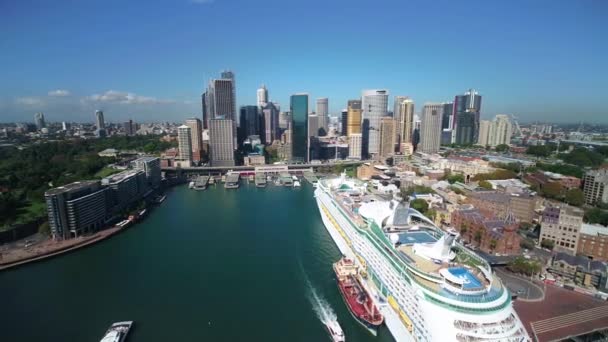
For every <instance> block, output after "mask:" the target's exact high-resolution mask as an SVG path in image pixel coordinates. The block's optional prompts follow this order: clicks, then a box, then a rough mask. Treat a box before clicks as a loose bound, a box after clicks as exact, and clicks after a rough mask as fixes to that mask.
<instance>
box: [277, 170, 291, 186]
mask: <svg viewBox="0 0 608 342" xmlns="http://www.w3.org/2000/svg"><path fill="white" fill-rule="evenodd" d="M279 181H280V182H281V185H283V186H293V178H291V175H290V174H289V172H281V173H279Z"/></svg>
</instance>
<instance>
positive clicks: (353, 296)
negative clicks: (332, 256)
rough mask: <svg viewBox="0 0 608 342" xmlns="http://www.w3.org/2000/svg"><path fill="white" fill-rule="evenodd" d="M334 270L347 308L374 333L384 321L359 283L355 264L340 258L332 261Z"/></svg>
mask: <svg viewBox="0 0 608 342" xmlns="http://www.w3.org/2000/svg"><path fill="white" fill-rule="evenodd" d="M334 272H335V273H336V278H337V280H338V288H339V289H340V293H341V294H342V297H343V298H344V302H346V305H347V306H348V310H350V312H351V314H352V315H353V316H354V317H355V318H356V319H357V321H359V323H361V324H362V325H363V326H365V327H366V328H367V329H368V330H369V331H370V332H371V333H372V334H374V335H376V333H377V328H378V327H379V326H380V325H381V324H382V322H383V321H384V317H382V315H381V314H380V311H378V308H376V305H375V304H374V302H373V301H372V298H371V297H370V296H369V294H368V293H367V291H366V290H365V288H364V287H363V285H361V282H360V281H359V278H358V275H357V266H356V265H355V263H354V262H353V261H352V260H350V259H347V258H342V259H340V260H338V262H336V263H334Z"/></svg>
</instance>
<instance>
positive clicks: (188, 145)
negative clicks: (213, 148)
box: [177, 125, 202, 164]
mask: <svg viewBox="0 0 608 342" xmlns="http://www.w3.org/2000/svg"><path fill="white" fill-rule="evenodd" d="M201 140H202V139H201ZM177 143H178V148H179V153H178V155H177V157H178V158H177V159H179V160H181V161H184V162H186V164H188V162H191V161H192V128H190V127H189V126H186V125H181V126H179V127H178V128H177Z"/></svg>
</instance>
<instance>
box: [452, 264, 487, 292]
mask: <svg viewBox="0 0 608 342" xmlns="http://www.w3.org/2000/svg"><path fill="white" fill-rule="evenodd" d="M448 271H449V272H450V273H451V274H452V275H453V276H454V277H456V278H459V279H463V280H464V282H463V284H462V287H463V288H465V289H474V288H479V287H481V282H480V281H479V279H477V277H475V276H474V275H473V274H471V272H469V270H467V269H466V268H464V267H451V268H448Z"/></svg>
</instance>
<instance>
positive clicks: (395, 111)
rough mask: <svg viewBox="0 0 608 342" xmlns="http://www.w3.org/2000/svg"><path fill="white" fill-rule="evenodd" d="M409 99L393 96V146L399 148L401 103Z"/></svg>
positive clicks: (401, 117)
mask: <svg viewBox="0 0 608 342" xmlns="http://www.w3.org/2000/svg"><path fill="white" fill-rule="evenodd" d="M407 99H409V97H407V96H395V103H394V104H393V118H394V119H395V145H397V146H399V144H401V142H402V141H403V125H404V123H403V121H404V115H403V112H402V110H403V108H402V107H401V104H402V103H403V101H405V100H407Z"/></svg>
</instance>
